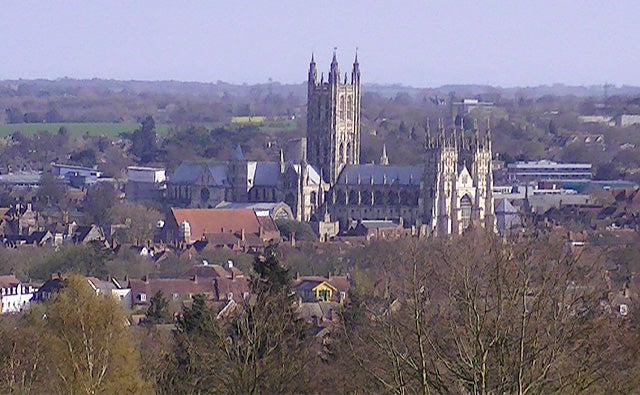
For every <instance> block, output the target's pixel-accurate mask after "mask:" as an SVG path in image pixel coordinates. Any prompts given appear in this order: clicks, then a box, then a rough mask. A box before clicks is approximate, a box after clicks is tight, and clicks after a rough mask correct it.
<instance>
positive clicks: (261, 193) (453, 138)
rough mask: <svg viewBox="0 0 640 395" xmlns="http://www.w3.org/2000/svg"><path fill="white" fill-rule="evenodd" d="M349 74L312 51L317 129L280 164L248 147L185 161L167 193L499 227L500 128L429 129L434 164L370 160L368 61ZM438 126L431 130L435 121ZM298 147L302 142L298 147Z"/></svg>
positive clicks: (311, 93)
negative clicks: (495, 174)
mask: <svg viewBox="0 0 640 395" xmlns="http://www.w3.org/2000/svg"><path fill="white" fill-rule="evenodd" d="M350 74H351V75H349V74H348V73H345V74H344V76H343V75H341V73H340V69H339V65H338V60H337V57H336V54H335V52H334V54H333V59H332V61H331V65H330V68H329V73H328V74H327V78H326V79H325V77H324V73H321V74H320V77H319V76H318V70H317V66H316V63H315V60H314V57H313V56H312V57H311V63H310V65H309V73H308V81H307V136H306V139H300V140H297V141H294V142H293V144H289V146H290V147H289V149H288V150H287V155H285V154H284V150H281V151H280V158H279V160H278V161H273V162H260V161H250V160H247V159H245V158H244V155H243V153H242V149H241V148H240V147H238V148H237V149H236V152H235V154H234V157H233V160H232V161H231V162H226V163H183V164H182V165H180V166H179V167H178V169H176V171H175V173H174V174H173V176H172V177H171V178H170V180H169V185H168V193H167V195H168V196H167V198H168V199H169V201H170V202H172V203H174V204H178V205H182V206H187V207H216V206H219V204H220V203H221V202H223V203H224V202H239V203H247V204H250V203H258V202H260V203H264V202H268V203H277V202H281V201H283V202H285V203H286V204H287V205H288V206H289V207H290V208H291V212H292V215H293V217H294V218H295V219H297V220H299V221H311V222H314V223H331V222H332V221H338V222H339V225H340V228H341V229H347V228H348V227H349V226H350V225H351V224H352V221H354V220H361V219H362V220H365V219H371V220H373V219H386V220H394V221H396V222H398V223H401V224H403V225H404V226H405V227H415V229H416V233H417V232H419V233H420V234H423V235H446V234H460V233H462V232H463V231H464V230H465V229H466V228H467V227H469V226H470V225H471V224H477V225H478V226H482V227H485V228H489V229H495V219H494V214H493V211H494V207H493V206H494V204H493V196H492V186H493V179H492V172H491V132H490V130H489V128H488V127H487V130H486V131H485V132H484V133H482V134H481V133H480V131H479V128H478V126H477V124H475V125H474V127H473V130H472V131H471V132H465V130H464V127H463V125H460V126H461V127H460V128H459V130H458V128H457V127H455V126H454V127H453V129H450V130H446V129H445V127H444V124H443V122H442V121H439V122H438V127H437V130H435V131H434V133H433V134H432V133H431V131H430V130H427V133H426V136H425V144H424V149H425V151H424V155H425V156H424V163H423V164H419V165H413V166H395V165H392V164H390V160H389V158H388V157H387V154H386V150H385V149H384V148H383V152H382V155H381V157H380V160H379V162H378V164H360V99H361V86H360V66H359V63H358V57H357V55H356V57H355V60H354V62H353V65H352V68H351V73H350ZM428 129H429V128H428ZM291 146H292V147H293V149H291Z"/></svg>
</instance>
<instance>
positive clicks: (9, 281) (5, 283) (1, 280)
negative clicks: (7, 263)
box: [0, 274, 20, 288]
mask: <svg viewBox="0 0 640 395" xmlns="http://www.w3.org/2000/svg"><path fill="white" fill-rule="evenodd" d="M18 284H20V280H18V279H17V278H16V276H15V275H13V274H8V275H5V276H0V288H11V287H15V286H16V285H18Z"/></svg>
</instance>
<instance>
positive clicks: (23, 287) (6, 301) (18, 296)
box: [0, 274, 36, 314]
mask: <svg viewBox="0 0 640 395" xmlns="http://www.w3.org/2000/svg"><path fill="white" fill-rule="evenodd" d="M35 291H36V290H35V289H34V288H33V287H31V286H30V285H28V284H23V283H22V282H20V280H18V279H17V278H16V276H15V275H13V274H10V275H6V276H0V306H2V310H1V313H2V314H7V313H18V312H20V311H22V310H23V309H24V308H25V307H26V306H27V305H28V304H29V302H30V301H31V298H32V297H33V294H34V293H35Z"/></svg>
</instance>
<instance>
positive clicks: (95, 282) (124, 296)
mask: <svg viewBox="0 0 640 395" xmlns="http://www.w3.org/2000/svg"><path fill="white" fill-rule="evenodd" d="M87 281H88V282H89V285H91V288H93V290H94V291H95V292H96V294H97V295H111V296H112V297H113V298H115V299H116V300H117V301H118V302H119V303H120V306H121V307H122V308H123V309H124V310H125V311H128V310H131V288H128V287H123V286H122V285H120V283H119V282H118V281H117V280H116V279H115V278H109V279H108V280H107V281H104V280H100V279H98V278H96V277H87Z"/></svg>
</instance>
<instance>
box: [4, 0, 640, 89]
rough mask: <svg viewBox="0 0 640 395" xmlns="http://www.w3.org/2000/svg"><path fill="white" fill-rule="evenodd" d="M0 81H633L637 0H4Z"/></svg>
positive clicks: (637, 78)
mask: <svg viewBox="0 0 640 395" xmlns="http://www.w3.org/2000/svg"><path fill="white" fill-rule="evenodd" d="M0 7H1V8H0V16H1V19H0V21H1V22H0V37H1V39H0V54H1V56H2V59H1V60H0V79H17V78H25V79H32V78H49V79H53V78H60V77H71V78H94V77H96V78H107V79H124V80H130V79H136V80H180V81H201V82H216V81H218V80H220V81H225V82H230V83H249V84H253V83H264V82H267V81H268V80H269V78H271V79H272V80H273V81H279V82H282V83H299V82H302V81H304V80H306V77H307V69H308V65H309V59H310V56H311V53H312V52H313V53H315V57H316V61H317V63H318V71H319V72H325V74H326V72H327V71H328V69H329V63H330V61H331V54H332V51H333V48H334V47H337V48H338V50H337V53H338V61H339V62H340V66H341V67H340V70H341V72H342V73H343V74H344V72H348V71H350V69H351V63H352V62H353V56H354V53H355V50H356V48H359V49H358V54H359V55H358V57H359V60H360V67H361V71H362V80H363V82H365V83H400V84H403V85H410V86H415V87H437V86H440V85H444V84H472V83H476V84H489V85H495V86H502V87H513V86H533V85H540V84H553V83H563V84H567V85H583V84H586V85H592V84H604V83H611V84H616V85H622V84H626V85H635V86H638V85H640V25H639V22H640V1H622V0H619V1H608V2H606V1H582V0H575V1H562V0H531V1H529V0H522V1H520V0H515V1H514V0H504V1H492V0H484V1H456V0H450V1H437V0H430V1H427V0H423V1H349V0H343V1H302V0H298V1H296V0H291V1H284V0H283V1H277V0H271V1H266V0H251V1H244V0H228V1H175V0H174V1H162V0H154V1H132V0H129V1H114V0H109V1H89V0H80V1H74V0H69V1H28V0H26V1H25V0H20V1H6V2H3V3H2V4H1V5H0Z"/></svg>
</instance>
